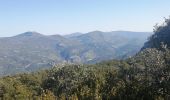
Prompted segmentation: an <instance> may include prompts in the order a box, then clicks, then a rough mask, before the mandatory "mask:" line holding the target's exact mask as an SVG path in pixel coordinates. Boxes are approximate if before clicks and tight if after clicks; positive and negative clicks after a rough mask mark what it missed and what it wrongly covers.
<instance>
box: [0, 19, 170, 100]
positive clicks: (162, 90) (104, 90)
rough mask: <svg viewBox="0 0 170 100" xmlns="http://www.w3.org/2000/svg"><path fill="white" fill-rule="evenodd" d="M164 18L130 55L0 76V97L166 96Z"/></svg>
mask: <svg viewBox="0 0 170 100" xmlns="http://www.w3.org/2000/svg"><path fill="white" fill-rule="evenodd" d="M165 22H166V25H164V26H159V27H158V28H156V30H155V34H154V35H153V36H151V38H150V39H149V40H148V42H147V43H146V44H148V43H149V45H150V44H151V46H149V45H148V46H147V47H146V46H145V47H144V48H143V49H142V50H141V51H140V52H139V53H138V54H136V55H135V56H134V57H131V58H128V59H126V60H110V61H105V62H101V63H97V64H92V65H81V64H80V65H56V66H54V67H53V68H52V69H50V70H44V71H39V72H35V73H31V74H18V75H15V76H7V77H3V78H1V79H0V97H1V99H5V100H29V99H34V100H39V99H40V100H41V99H42V100H55V99H57V100H169V99H170V44H169V42H168V39H167V38H165V37H164V34H165V33H164V30H165V32H166V36H168V37H169V36H170V30H168V29H169V27H170V24H169V23H170V21H165ZM167 28H168V29H167ZM160 29H161V30H160ZM160 31H161V32H160ZM159 32H160V33H159ZM158 33H159V36H157V34H158ZM155 36H156V37H155ZM153 37H154V38H153ZM162 37H164V38H165V39H162ZM155 41H158V42H155ZM154 43H156V44H154Z"/></svg>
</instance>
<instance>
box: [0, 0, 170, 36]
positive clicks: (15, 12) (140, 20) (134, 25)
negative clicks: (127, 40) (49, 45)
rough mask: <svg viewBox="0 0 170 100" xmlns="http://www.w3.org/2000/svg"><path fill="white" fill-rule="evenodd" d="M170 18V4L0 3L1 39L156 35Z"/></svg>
mask: <svg viewBox="0 0 170 100" xmlns="http://www.w3.org/2000/svg"><path fill="white" fill-rule="evenodd" d="M169 15H170V0H0V36H12V35H16V34H19V33H23V32H25V31H37V32H40V33H43V34H68V33H73V32H89V31H94V30H100V31H115V30H129V31H152V30H153V26H154V25H155V23H157V22H158V23H160V22H162V21H163V17H168V16H169Z"/></svg>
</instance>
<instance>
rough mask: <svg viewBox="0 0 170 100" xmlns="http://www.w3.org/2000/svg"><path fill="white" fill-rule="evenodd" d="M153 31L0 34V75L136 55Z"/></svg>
mask: <svg viewBox="0 0 170 100" xmlns="http://www.w3.org/2000/svg"><path fill="white" fill-rule="evenodd" d="M151 34H152V32H129V31H113V32H101V31H93V32H89V33H73V34H70V35H64V36H61V35H50V36H46V35H42V34H40V33H37V32H25V33H22V34H19V35H16V36H13V37H3V38H0V75H8V74H16V73H18V72H32V71H36V70H38V69H43V68H49V67H51V66H52V65H54V64H58V63H65V62H70V63H96V62H99V61H103V60H110V59H124V58H127V57H129V56H133V55H135V54H136V53H137V52H138V51H139V50H140V49H141V47H142V46H143V44H144V43H145V42H146V40H147V38H148V37H149V36H150V35H151Z"/></svg>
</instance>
